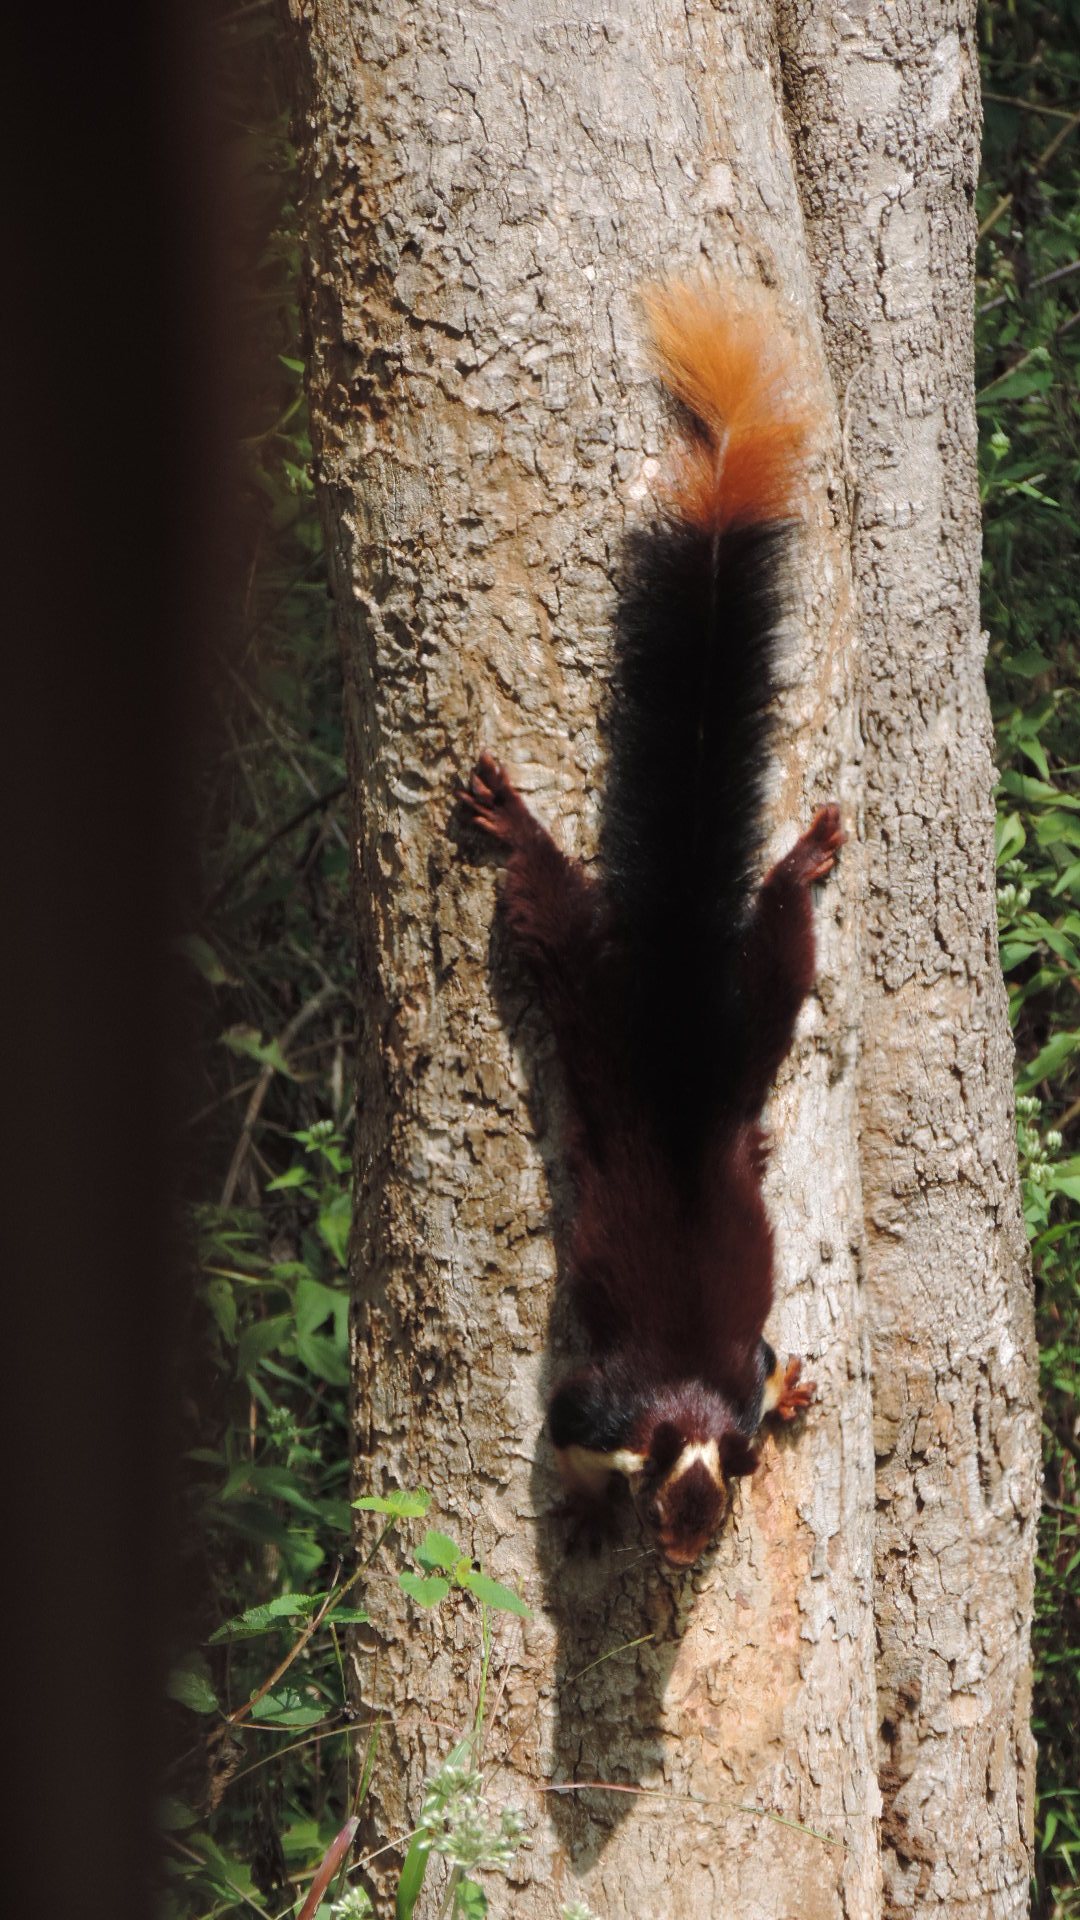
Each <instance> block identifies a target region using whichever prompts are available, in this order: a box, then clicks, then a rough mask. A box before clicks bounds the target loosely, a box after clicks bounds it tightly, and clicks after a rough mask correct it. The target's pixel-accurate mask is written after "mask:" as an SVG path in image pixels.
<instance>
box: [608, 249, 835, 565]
mask: <svg viewBox="0 0 1080 1920" xmlns="http://www.w3.org/2000/svg"><path fill="white" fill-rule="evenodd" d="M642 300H643V304H644V307H645V312H646V316H647V318H648V322H649V328H650V331H651V333H652V343H653V353H654V357H655V360H656V364H657V369H658V371H659V374H660V377H661V379H662V380H663V382H664V384H665V386H666V387H667V388H668V389H669V391H670V392H671V393H672V394H674V396H675V398H676V399H677V400H679V401H681V402H682V404H683V406H684V407H686V409H687V410H688V412H689V413H691V414H692V415H693V417H694V420H695V421H696V423H697V432H696V433H691V434H690V435H688V436H687V441H686V445H685V447H684V449H683V453H682V457H681V460H680V462H679V466H678V469H677V471H676V474H675V477H674V480H673V482H672V484H671V488H670V503H671V507H672V510H673V512H674V513H675V514H676V515H677V517H678V518H679V519H680V520H684V521H686V522H687V523H688V524H689V525H692V526H697V527H701V528H702V529H704V530H708V531H710V532H715V531H716V530H718V529H719V528H721V527H726V526H731V525H733V524H737V523H738V524H742V525H751V524H760V523H761V522H762V521H769V520H786V519H789V518H790V517H791V516H792V515H793V514H794V512H795V511H796V507H797V501H798V494H799V486H800V477H801V473H802V466H803V459H804V455H805V449H806V443H807V440H808V438H809V436H810V433H811V430H812V428H813V426H814V423H815V418H816V409H815V408H814V407H813V405H812V404H811V402H810V401H809V399H808V397H807V395H806V391H805V385H806V378H805V374H804V372H803V370H802V368H801V367H800V364H799V361H798V357H797V352H796V348H795V345H794V343H793V341H792V338H791V336H790V334H789V333H788V332H787V330H786V328H785V326H784V322H783V320H782V319H781V317H780V314H779V311H778V308H777V305H776V303H775V301H774V300H772V299H771V298H770V297H769V295H768V294H767V293H766V292H765V289H764V288H757V289H754V288H750V287H748V286H744V285H739V284H738V283H730V284H723V283H721V284H717V283H711V284H709V283H705V284H700V285H696V286H692V285H688V284H687V283H685V282H683V281H679V280H671V281H667V282H665V284H664V285H662V286H654V287H648V288H646V289H645V291H644V293H643V295H642Z"/></svg>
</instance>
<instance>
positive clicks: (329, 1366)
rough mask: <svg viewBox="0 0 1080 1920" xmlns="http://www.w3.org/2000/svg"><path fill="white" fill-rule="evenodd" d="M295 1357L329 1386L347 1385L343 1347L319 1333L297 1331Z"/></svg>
mask: <svg viewBox="0 0 1080 1920" xmlns="http://www.w3.org/2000/svg"><path fill="white" fill-rule="evenodd" d="M296 1352H297V1357H298V1358H299V1359H300V1360H302V1361H303V1363H304V1365H305V1367H307V1368H308V1370H309V1372H311V1373H314V1374H316V1375H317V1376H318V1378H319V1379H320V1380H325V1381H326V1382H327V1385H328V1386H331V1387H347V1386H348V1384H349V1361H348V1356H347V1354H346V1353H345V1352H344V1351H343V1348H342V1347H341V1346H339V1345H337V1344H336V1343H335V1342H334V1341H333V1340H328V1339H327V1338H326V1336H325V1334H321V1333H298V1334H297V1336H296Z"/></svg>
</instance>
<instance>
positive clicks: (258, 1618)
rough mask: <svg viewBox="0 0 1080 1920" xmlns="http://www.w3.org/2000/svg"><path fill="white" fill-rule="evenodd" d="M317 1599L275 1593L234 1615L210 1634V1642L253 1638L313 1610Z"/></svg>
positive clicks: (304, 1595)
mask: <svg viewBox="0 0 1080 1920" xmlns="http://www.w3.org/2000/svg"><path fill="white" fill-rule="evenodd" d="M316 1605H317V1602H316V1601H315V1600H314V1599H313V1598H312V1596H311V1595H310V1594H306V1593H279V1594H278V1595H277V1597H276V1598H275V1599H273V1600H267V1601H266V1602H265V1604H264V1605H262V1606H259V1607H248V1608H247V1609H246V1610H245V1611H244V1612H243V1613H238V1614H235V1615H234V1617H233V1618H232V1619H231V1620H226V1621H225V1622H224V1623H223V1625H222V1626H220V1627H218V1628H216V1629H215V1631H214V1632H213V1633H212V1634H211V1635H210V1643H209V1644H210V1645H211V1646H212V1647H213V1646H216V1645H217V1643H218V1641H219V1640H254V1639H255V1638H256V1637H257V1636H258V1635H260V1634H263V1633H271V1632H272V1631H273V1630H274V1628H275V1627H279V1626H281V1624H282V1623H283V1622H284V1621H288V1620H297V1619H300V1618H301V1617H303V1616H306V1615H310V1614H312V1613H314V1611H315V1607H316Z"/></svg>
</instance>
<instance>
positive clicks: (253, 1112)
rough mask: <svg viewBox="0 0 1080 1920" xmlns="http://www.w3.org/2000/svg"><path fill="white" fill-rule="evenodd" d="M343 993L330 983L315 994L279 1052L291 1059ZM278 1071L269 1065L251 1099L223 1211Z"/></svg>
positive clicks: (223, 1195) (224, 1190) (294, 1021)
mask: <svg viewBox="0 0 1080 1920" xmlns="http://www.w3.org/2000/svg"><path fill="white" fill-rule="evenodd" d="M341 991H342V989H341V988H340V987H337V986H334V985H333V984H332V983H330V984H327V985H326V986H323V987H320V988H319V991H318V993H315V994H313V995H312V997H311V999H310V1000H307V1001H305V1003H304V1005H303V1006H302V1007H301V1008H300V1011H299V1013H294V1015H293V1017H292V1019H291V1020H290V1021H289V1024H288V1026H287V1027H284V1028H283V1029H282V1031H281V1033H280V1034H279V1035H278V1040H277V1045H278V1050H279V1052H281V1053H282V1054H284V1055H287V1054H288V1050H289V1047H290V1046H291V1044H292V1042H293V1041H294V1040H295V1038H296V1036H297V1034H298V1033H299V1032H300V1029H301V1028H302V1027H305V1026H306V1025H307V1023H308V1021H309V1020H314V1018H315V1016H316V1014H318V1013H321V1012H322V1010H323V1008H324V1007H325V1006H326V1005H327V1004H328V1003H329V1002H330V1001H331V1000H334V999H336V998H337V996H338V995H339V994H340V993H341ZM275 1071H276V1069H275V1068H274V1067H273V1066H272V1065H270V1064H269V1063H268V1064H267V1065H266V1066H265V1067H264V1068H263V1070H262V1072H261V1073H260V1075H259V1077H258V1079H257V1081H256V1082H255V1090H254V1092H253V1093H252V1096H251V1099H250V1100H249V1101H248V1105H247V1112H246V1113H245V1115H244V1124H243V1127H242V1129H241V1132H240V1138H239V1140H238V1141H237V1143H236V1147H235V1149H234V1151H233V1157H232V1160H231V1162H230V1165H229V1171H228V1173H227V1174H226V1176H225V1185H224V1187H223V1188H222V1192H221V1204H222V1206H223V1207H228V1206H231V1205H232V1201H233V1196H234V1194H235V1193H236V1189H237V1186H238V1185H239V1181H240V1175H241V1173H242V1172H243V1170H244V1166H245V1164H246V1162H247V1157H248V1154H249V1153H250V1151H251V1144H252V1136H253V1134H254V1132H255V1125H256V1122H257V1121H258V1118H259V1114H260V1111H261V1109H262V1104H263V1101H264V1100H265V1099H266V1096H267V1094H268V1092H269V1091H270V1082H271V1081H272V1080H273V1077H274V1073H275Z"/></svg>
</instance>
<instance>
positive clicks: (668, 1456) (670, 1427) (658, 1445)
mask: <svg viewBox="0 0 1080 1920" xmlns="http://www.w3.org/2000/svg"><path fill="white" fill-rule="evenodd" d="M682 1450H683V1437H682V1434H681V1433H680V1432H679V1429H678V1427H677V1426H676V1425H675V1422H674V1421H673V1420H659V1421H658V1422H657V1424H656V1426H655V1427H654V1428H653V1430H652V1433H651V1435H650V1436H649V1465H650V1466H651V1467H654V1468H655V1469H656V1471H657V1473H666V1472H667V1470H668V1468H669V1467H673V1466H674V1465H675V1462H676V1460H677V1459H678V1457H679V1455H680V1453H681V1452H682Z"/></svg>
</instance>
